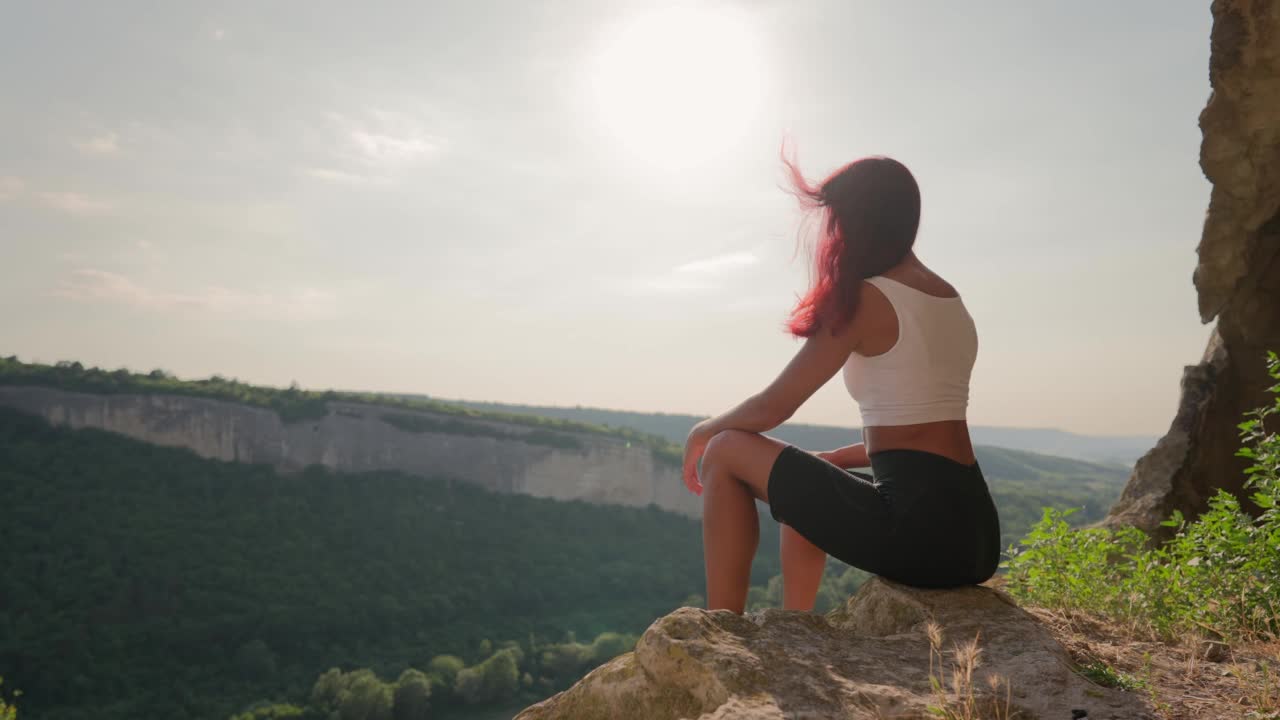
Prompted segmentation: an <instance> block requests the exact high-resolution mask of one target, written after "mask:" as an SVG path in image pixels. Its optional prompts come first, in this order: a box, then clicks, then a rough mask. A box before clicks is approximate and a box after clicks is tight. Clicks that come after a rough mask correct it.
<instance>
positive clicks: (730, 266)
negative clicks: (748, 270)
mask: <svg viewBox="0 0 1280 720" xmlns="http://www.w3.org/2000/svg"><path fill="white" fill-rule="evenodd" d="M758 262H760V258H758V257H756V256H755V255H754V254H752V253H749V252H736V253H729V254H727V255H717V256H716V257H712V258H707V259H705V260H695V261H693V262H689V263H685V264H684V265H681V266H680V267H677V268H676V269H675V270H673V271H672V272H675V273H683V274H696V275H721V274H724V273H726V272H729V271H732V270H734V269H735V268H741V267H746V266H748V265H755V264H756V263H758Z"/></svg>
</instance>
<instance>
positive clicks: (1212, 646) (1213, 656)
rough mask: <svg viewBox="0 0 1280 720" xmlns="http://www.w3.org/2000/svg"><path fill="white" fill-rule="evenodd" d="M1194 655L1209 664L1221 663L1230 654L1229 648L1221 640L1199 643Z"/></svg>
mask: <svg viewBox="0 0 1280 720" xmlns="http://www.w3.org/2000/svg"><path fill="white" fill-rule="evenodd" d="M1196 654H1197V655H1198V656H1199V657H1200V658H1201V659H1203V660H1208V661H1209V662H1222V661H1223V660H1226V659H1227V656H1228V655H1230V654H1231V646H1230V645H1228V644H1226V643H1224V642H1222V641H1221V640H1205V641H1203V642H1201V643H1200V648H1199V652H1197V653H1196Z"/></svg>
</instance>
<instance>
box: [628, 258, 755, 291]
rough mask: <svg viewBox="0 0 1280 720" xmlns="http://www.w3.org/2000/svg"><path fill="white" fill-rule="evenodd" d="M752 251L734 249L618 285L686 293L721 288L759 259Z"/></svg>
mask: <svg viewBox="0 0 1280 720" xmlns="http://www.w3.org/2000/svg"><path fill="white" fill-rule="evenodd" d="M759 261H760V259H759V258H758V257H756V256H755V254H753V253H749V252H735V253H727V254H724V255H717V256H715V257H710V258H705V259H703V260H695V261H693V262H687V263H685V264H683V265H678V266H676V267H674V268H672V269H671V270H669V271H667V272H665V273H663V274H661V275H656V276H649V277H639V278H630V279H628V280H626V281H624V282H622V283H621V284H619V285H618V286H617V287H619V288H621V289H622V291H623V292H624V293H628V294H641V295H644V294H654V293H658V294H683V293H698V292H709V291H712V290H719V289H720V288H721V287H722V286H723V284H724V283H723V281H724V279H725V278H726V276H728V275H729V274H731V273H733V272H734V271H737V270H740V269H741V268H745V267H749V266H751V265H755V264H756V263H758V262H759Z"/></svg>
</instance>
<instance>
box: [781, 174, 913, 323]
mask: <svg viewBox="0 0 1280 720" xmlns="http://www.w3.org/2000/svg"><path fill="white" fill-rule="evenodd" d="M782 162H783V163H784V164H785V165H786V166H787V170H788V171H789V173H790V175H791V183H792V191H793V192H794V193H795V195H796V197H798V198H799V199H800V203H801V205H802V206H803V207H804V208H805V209H806V210H818V209H819V208H821V212H822V224H821V225H820V229H819V233H820V235H819V238H818V242H817V246H816V248H815V249H814V253H813V254H814V263H815V270H816V275H815V277H814V279H813V285H812V287H810V288H809V292H808V293H807V294H806V295H805V296H804V297H802V298H800V301H799V302H798V303H796V306H795V308H793V309H792V310H791V317H790V319H789V320H788V322H787V330H788V331H789V332H790V333H791V334H792V335H795V336H796V337H811V336H812V335H813V334H814V333H816V332H818V330H820V329H827V330H831V331H835V330H836V329H838V328H840V327H841V326H842V325H844V324H845V323H846V322H848V321H849V320H851V319H852V318H853V315H854V312H856V311H857V309H858V292H859V289H860V285H861V284H862V281H863V280H865V279H866V278H869V277H872V276H874V275H879V274H881V273H883V272H884V271H886V270H888V269H889V268H891V267H893V266H894V265H897V264H898V263H900V262H902V260H903V258H905V257H906V256H907V254H908V253H909V252H911V246H912V245H914V244H915V240H916V230H917V229H918V228H919V226H920V187H919V186H918V185H916V179H915V178H914V177H912V175H911V171H910V170H908V169H907V168H906V166H905V165H903V164H902V163H900V162H898V161H897V160H894V159H892V158H887V157H881V156H873V157H867V158H862V159H861V160H855V161H853V162H851V163H849V164H848V165H845V166H844V167H843V168H840V169H839V170H837V171H836V172H834V173H832V174H831V176H830V177H828V178H827V179H826V180H823V181H822V183H821V184H819V185H812V184H810V183H809V182H808V181H807V180H805V179H804V175H802V174H801V173H800V169H799V168H798V167H796V163H795V161H794V160H791V159H788V158H787V156H786V153H785V151H784V153H783V157H782Z"/></svg>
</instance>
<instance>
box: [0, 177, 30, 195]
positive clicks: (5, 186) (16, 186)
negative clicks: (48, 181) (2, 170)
mask: <svg viewBox="0 0 1280 720" xmlns="http://www.w3.org/2000/svg"><path fill="white" fill-rule="evenodd" d="M26 186H27V184H26V183H25V182H23V181H22V178H16V177H12V176H9V175H0V200H12V199H14V198H16V197H18V196H19V195H21V194H22V191H23V189H24V188H26Z"/></svg>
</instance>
